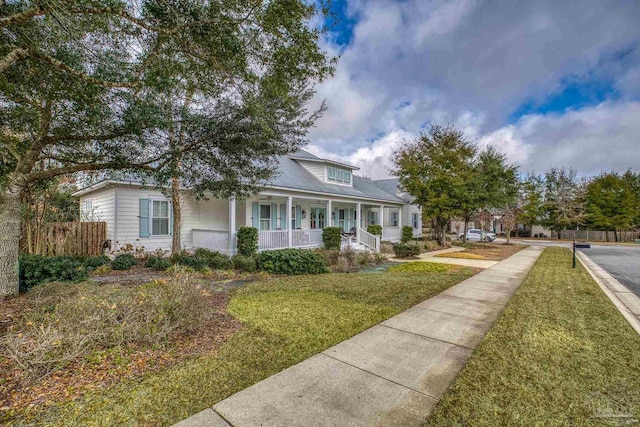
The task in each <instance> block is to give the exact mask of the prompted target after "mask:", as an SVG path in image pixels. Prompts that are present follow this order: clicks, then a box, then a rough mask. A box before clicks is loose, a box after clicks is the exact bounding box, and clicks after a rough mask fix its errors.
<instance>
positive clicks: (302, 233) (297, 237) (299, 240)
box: [292, 229, 322, 247]
mask: <svg viewBox="0 0 640 427" xmlns="http://www.w3.org/2000/svg"><path fill="white" fill-rule="evenodd" d="M292 243H293V247H304V246H318V245H321V244H322V230H321V229H320V230H293V242H292Z"/></svg>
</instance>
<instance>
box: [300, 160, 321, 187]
mask: <svg viewBox="0 0 640 427" xmlns="http://www.w3.org/2000/svg"><path fill="white" fill-rule="evenodd" d="M296 161H297V162H298V163H299V164H300V166H302V167H303V168H305V169H306V170H308V171H309V172H311V174H312V175H313V176H315V177H316V178H318V179H319V180H320V181H322V182H326V181H327V179H326V176H325V174H326V169H327V168H326V167H325V164H324V163H318V162H305V161H304V160H296Z"/></svg>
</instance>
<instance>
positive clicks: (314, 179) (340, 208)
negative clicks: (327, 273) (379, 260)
mask: <svg viewBox="0 0 640 427" xmlns="http://www.w3.org/2000/svg"><path fill="white" fill-rule="evenodd" d="M356 170H358V168H357V167H356V166H352V165H348V164H344V163H340V162H336V161H333V160H327V159H321V158H319V157H316V156H314V155H312V154H310V153H308V152H306V151H302V150H300V151H298V152H296V153H295V154H292V155H290V156H283V157H281V158H280V159H279V165H278V173H277V175H276V177H275V178H274V179H273V180H272V181H271V183H270V184H269V185H268V187H266V189H265V190H264V191H262V192H260V193H259V194H257V195H255V196H252V197H249V198H247V199H243V200H236V199H230V200H226V199H216V198H210V199H209V200H199V201H198V200H196V199H195V197H194V196H193V194H192V193H191V192H190V191H189V190H184V193H183V194H182V198H181V200H182V218H183V221H182V230H181V240H182V242H181V243H182V247H183V248H186V249H189V250H190V249H196V248H208V249H211V250H217V251H220V252H223V253H229V254H232V253H234V252H235V236H236V231H237V229H238V228H239V227H241V226H253V227H256V228H257V229H258V230H259V249H260V250H264V249H279V248H288V247H315V246H321V245H322V229H323V228H324V227H328V226H336V227H340V228H342V229H343V231H344V232H345V234H349V232H351V231H353V233H352V235H351V236H350V237H345V239H346V240H345V241H348V242H349V243H353V244H355V245H361V247H365V248H369V249H371V250H374V251H377V250H379V247H380V238H379V237H377V236H373V235H371V234H369V233H367V231H366V228H367V226H368V225H370V224H380V225H382V240H388V241H392V242H395V241H398V240H399V239H400V230H401V227H402V226H403V225H410V226H412V228H413V232H414V236H419V235H420V234H421V230H422V219H421V215H420V209H419V208H418V207H416V206H414V205H411V204H410V202H409V200H408V199H407V198H406V197H403V196H402V195H401V194H399V193H398V190H397V180H382V181H372V180H369V179H365V178H362V177H358V176H355V175H354V174H353V172H354V171H356ZM74 195H75V196H78V197H79V198H80V208H81V210H82V215H81V217H82V219H83V220H84V221H92V220H93V221H105V222H106V223H107V239H109V240H111V247H112V249H115V250H117V249H118V248H120V247H122V246H123V245H125V244H133V245H134V246H137V247H140V246H144V248H145V250H148V251H152V250H155V249H165V250H169V249H171V240H172V238H171V232H172V214H171V212H172V209H171V201H170V200H169V199H167V198H166V197H165V196H164V195H163V193H162V191H160V189H157V188H152V187H149V186H144V185H143V184H142V183H141V182H138V181H135V180H133V181H124V180H110V179H108V180H104V181H101V182H98V183H96V184H93V185H91V186H89V187H87V188H84V189H82V190H80V191H78V192H76V193H75V194H74Z"/></svg>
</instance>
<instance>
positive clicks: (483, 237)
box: [458, 228, 496, 242]
mask: <svg viewBox="0 0 640 427" xmlns="http://www.w3.org/2000/svg"><path fill="white" fill-rule="evenodd" d="M463 237H464V233H463V234H460V235H459V236H458V238H460V240H462V238H463ZM467 240H468V241H470V240H475V241H478V242H493V241H494V240H496V234H495V233H485V232H484V231H482V230H480V229H479V228H470V229H468V230H467Z"/></svg>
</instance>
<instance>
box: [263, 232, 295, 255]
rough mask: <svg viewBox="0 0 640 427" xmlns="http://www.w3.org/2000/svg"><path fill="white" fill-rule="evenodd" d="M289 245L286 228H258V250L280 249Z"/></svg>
mask: <svg viewBox="0 0 640 427" xmlns="http://www.w3.org/2000/svg"><path fill="white" fill-rule="evenodd" d="M288 247H289V234H288V233H287V230H260V231H259V233H258V250H260V251H262V250H268V249H282V248H288Z"/></svg>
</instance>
